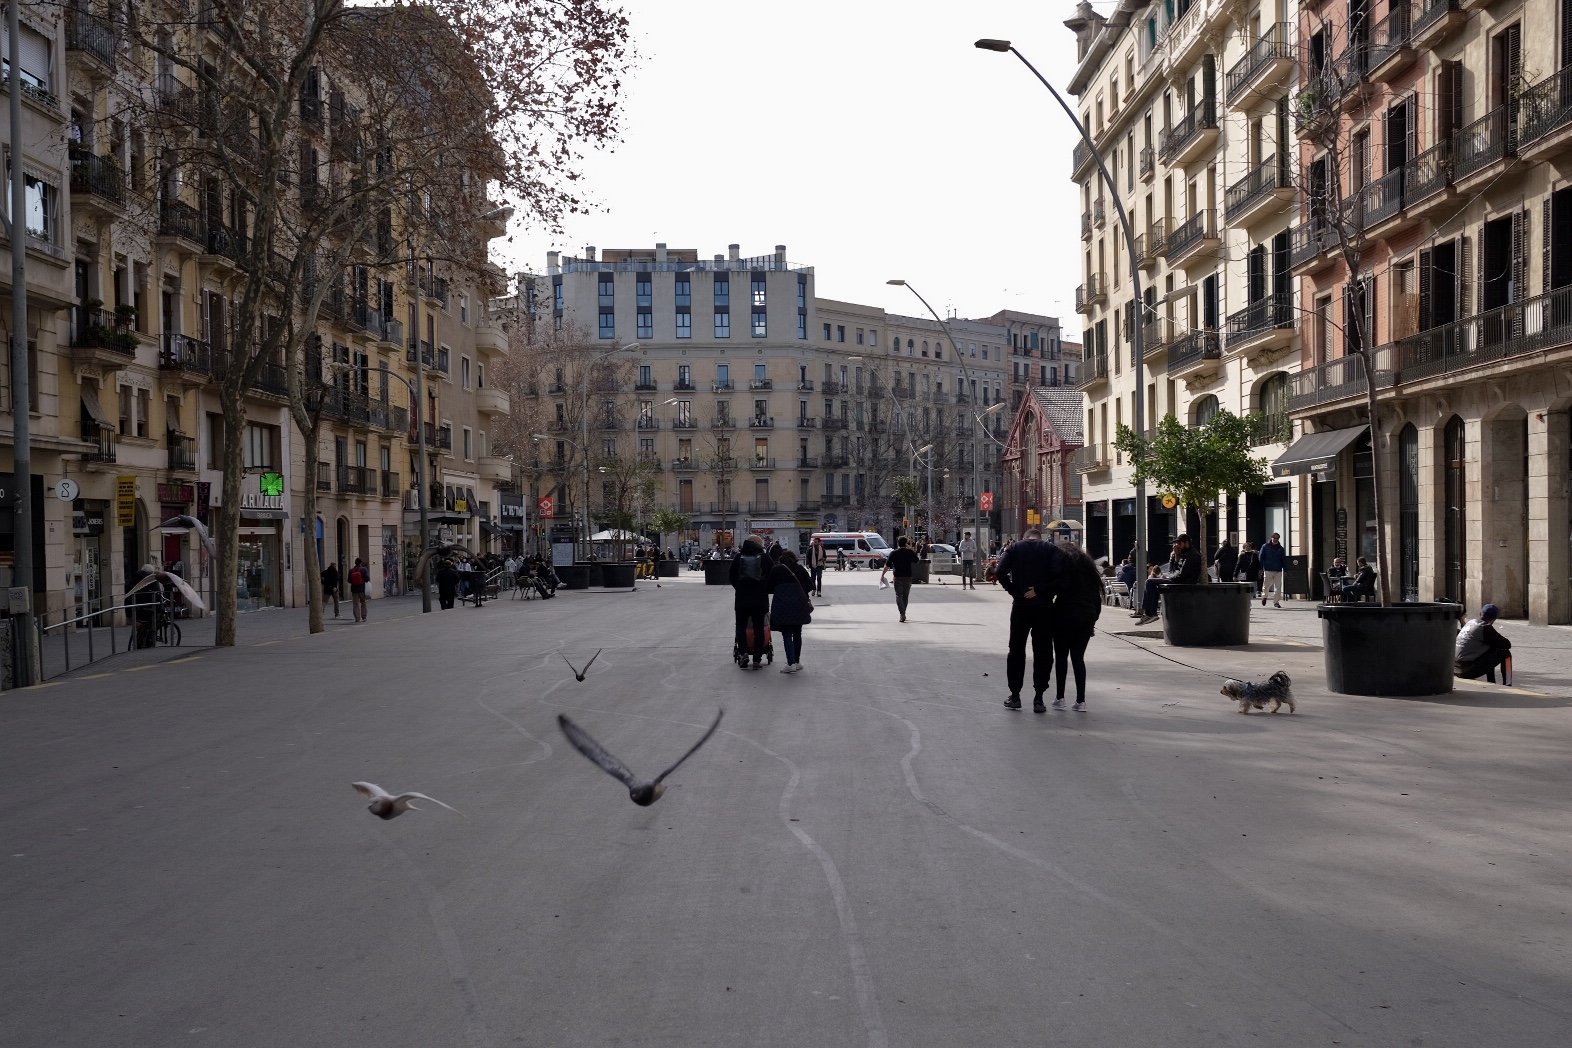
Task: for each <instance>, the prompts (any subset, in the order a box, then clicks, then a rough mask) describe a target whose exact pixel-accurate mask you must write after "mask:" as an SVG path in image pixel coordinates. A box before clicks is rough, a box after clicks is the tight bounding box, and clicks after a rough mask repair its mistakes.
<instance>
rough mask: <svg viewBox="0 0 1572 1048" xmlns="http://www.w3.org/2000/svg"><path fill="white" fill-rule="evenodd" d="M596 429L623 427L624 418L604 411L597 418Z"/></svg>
mask: <svg viewBox="0 0 1572 1048" xmlns="http://www.w3.org/2000/svg"><path fill="white" fill-rule="evenodd" d="M595 428H596V429H621V428H622V419H620V418H618V417H617V416H616V415H613V414H609V413H606V412H602V413H601V414H600V415H599V417H597V418H596V420H595Z"/></svg>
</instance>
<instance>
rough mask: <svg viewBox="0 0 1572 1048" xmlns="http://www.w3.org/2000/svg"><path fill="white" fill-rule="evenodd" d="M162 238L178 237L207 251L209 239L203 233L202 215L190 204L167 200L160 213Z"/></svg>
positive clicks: (160, 233)
mask: <svg viewBox="0 0 1572 1048" xmlns="http://www.w3.org/2000/svg"><path fill="white" fill-rule="evenodd" d="M158 233H159V235H160V236H166V237H178V238H180V239H181V240H184V241H186V242H187V243H189V244H191V245H193V246H195V247H196V249H197V250H198V251H205V250H207V237H206V235H205V234H204V233H203V232H202V213H201V212H200V211H198V210H197V209H196V208H194V207H192V206H191V205H190V204H184V203H181V202H180V201H178V200H166V201H164V204H163V206H162V207H161V208H159V212H158Z"/></svg>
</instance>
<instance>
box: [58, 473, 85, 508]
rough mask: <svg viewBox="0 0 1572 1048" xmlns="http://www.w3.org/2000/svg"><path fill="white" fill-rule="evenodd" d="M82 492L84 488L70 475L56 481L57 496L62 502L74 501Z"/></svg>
mask: <svg viewBox="0 0 1572 1048" xmlns="http://www.w3.org/2000/svg"><path fill="white" fill-rule="evenodd" d="M81 493H82V489H81V488H79V487H77V483H76V481H74V480H72V479H71V478H70V477H66V478H65V479H64V480H59V481H56V482H55V498H57V499H59V500H60V501H61V502H73V501H75V500H76V497H77V496H78V495H80V494H81Z"/></svg>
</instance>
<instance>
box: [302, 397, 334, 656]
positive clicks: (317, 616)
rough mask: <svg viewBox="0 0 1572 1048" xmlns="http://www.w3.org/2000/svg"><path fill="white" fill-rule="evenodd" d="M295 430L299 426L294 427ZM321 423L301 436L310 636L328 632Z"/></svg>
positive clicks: (308, 627)
mask: <svg viewBox="0 0 1572 1048" xmlns="http://www.w3.org/2000/svg"><path fill="white" fill-rule="evenodd" d="M297 428H298V427H297ZM320 431H321V424H320V422H318V423H317V424H315V425H313V426H312V427H311V429H310V432H308V433H303V434H301V436H302V438H303V439H304V440H305V444H306V467H305V468H306V483H305V491H306V497H305V499H304V512H305V519H306V541H305V547H306V609H307V614H306V623H307V629H308V630H309V631H310V632H312V633H321V632H322V631H323V630H325V629H327V626H326V625H325V624H324V623H323V621H322V596H323V594H322V560H321V558H320V557H318V556H317V462H318V460H319V459H320V457H321V456H320V455H319V454H318V452H317V437H318V435H319V434H320Z"/></svg>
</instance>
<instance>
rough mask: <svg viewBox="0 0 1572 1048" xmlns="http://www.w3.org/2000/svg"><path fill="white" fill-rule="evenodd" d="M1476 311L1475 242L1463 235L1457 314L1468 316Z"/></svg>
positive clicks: (1460, 246) (1458, 270)
mask: <svg viewBox="0 0 1572 1048" xmlns="http://www.w3.org/2000/svg"><path fill="white" fill-rule="evenodd" d="M1474 312H1475V310H1474V252H1473V242H1472V241H1471V240H1470V239H1469V238H1468V237H1462V238H1461V239H1460V241H1459V247H1458V252H1457V315H1458V316H1459V317H1466V316H1469V315H1471V314H1472V313H1474Z"/></svg>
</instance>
